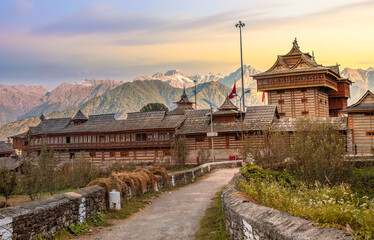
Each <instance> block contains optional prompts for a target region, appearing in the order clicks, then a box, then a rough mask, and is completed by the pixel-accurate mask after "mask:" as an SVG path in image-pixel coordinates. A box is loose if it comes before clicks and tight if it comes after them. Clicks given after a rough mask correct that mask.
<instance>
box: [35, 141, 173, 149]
mask: <svg viewBox="0 0 374 240" xmlns="http://www.w3.org/2000/svg"><path fill="white" fill-rule="evenodd" d="M173 141H174V140H162V141H161V140H160V141H134V142H108V143H62V144H47V146H48V148H52V149H54V150H65V149H72V150H79V149H132V148H158V147H171V144H172V142H173ZM41 148H42V145H40V144H38V145H31V149H33V150H39V149H41Z"/></svg>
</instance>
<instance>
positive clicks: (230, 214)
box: [222, 173, 354, 240]
mask: <svg viewBox="0 0 374 240" xmlns="http://www.w3.org/2000/svg"><path fill="white" fill-rule="evenodd" d="M240 176H241V175H240V173H238V174H236V175H235V176H234V178H233V179H232V180H231V181H230V183H229V184H228V185H227V186H226V188H225V189H224V190H223V192H222V204H223V209H224V212H225V215H226V229H227V233H228V234H229V236H230V238H231V239H246V240H247V239H248V240H258V239H277V240H291V239H324V240H329V239H335V240H336V239H344V240H348V239H354V238H353V237H351V236H346V235H345V233H344V232H343V231H341V230H338V229H333V228H322V227H315V226H313V222H312V221H310V220H305V219H303V218H299V217H295V216H292V215H290V214H288V213H284V212H281V211H278V210H275V209H272V208H268V207H264V206H260V205H257V204H255V203H253V202H246V201H244V200H245V198H243V197H242V196H241V195H240V194H238V193H239V190H238V188H237V186H236V183H237V180H238V178H240Z"/></svg>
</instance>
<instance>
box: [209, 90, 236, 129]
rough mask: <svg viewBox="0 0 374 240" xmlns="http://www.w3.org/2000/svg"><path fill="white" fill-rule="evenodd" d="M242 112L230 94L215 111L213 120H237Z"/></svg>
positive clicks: (225, 121)
mask: <svg viewBox="0 0 374 240" xmlns="http://www.w3.org/2000/svg"><path fill="white" fill-rule="evenodd" d="M240 114H241V112H240V111H238V107H237V106H235V105H234V104H233V103H232V102H231V101H230V99H229V96H227V97H226V99H225V101H224V102H223V104H222V105H221V107H220V108H219V109H218V111H216V112H213V115H212V117H213V121H214V122H224V123H228V122H235V121H236V120H237V119H238V118H239V117H240Z"/></svg>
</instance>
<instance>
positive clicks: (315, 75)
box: [253, 39, 351, 118]
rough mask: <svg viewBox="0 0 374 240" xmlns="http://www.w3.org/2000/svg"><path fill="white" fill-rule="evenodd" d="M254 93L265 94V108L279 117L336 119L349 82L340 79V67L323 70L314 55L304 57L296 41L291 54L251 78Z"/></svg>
mask: <svg viewBox="0 0 374 240" xmlns="http://www.w3.org/2000/svg"><path fill="white" fill-rule="evenodd" d="M253 77H254V79H256V80H257V90H259V91H263V92H266V93H267V96H268V104H274V105H277V107H278V112H279V116H280V117H292V118H296V117H301V116H313V117H329V116H330V117H337V116H338V114H339V110H341V109H343V108H346V107H347V100H348V98H349V97H350V89H349V87H350V85H351V81H350V80H348V79H344V78H341V77H340V72H339V66H338V65H335V66H322V65H320V64H318V63H317V62H316V61H315V57H314V54H313V55H310V54H309V53H303V52H302V51H301V50H300V47H299V45H298V43H297V41H296V39H295V41H294V42H293V44H292V48H291V50H290V51H289V52H288V53H287V54H286V55H280V56H278V57H277V60H276V61H275V63H274V64H273V66H272V67H271V68H270V69H269V70H267V71H265V72H262V73H259V74H257V75H255V76H253Z"/></svg>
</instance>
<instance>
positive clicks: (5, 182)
mask: <svg viewBox="0 0 374 240" xmlns="http://www.w3.org/2000/svg"><path fill="white" fill-rule="evenodd" d="M16 186H17V175H16V172H14V171H11V170H7V169H6V168H5V166H3V167H2V168H1V169H0V194H1V195H3V196H4V198H5V206H7V202H8V199H9V197H10V195H11V194H12V193H13V192H14V189H15V188H16Z"/></svg>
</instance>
